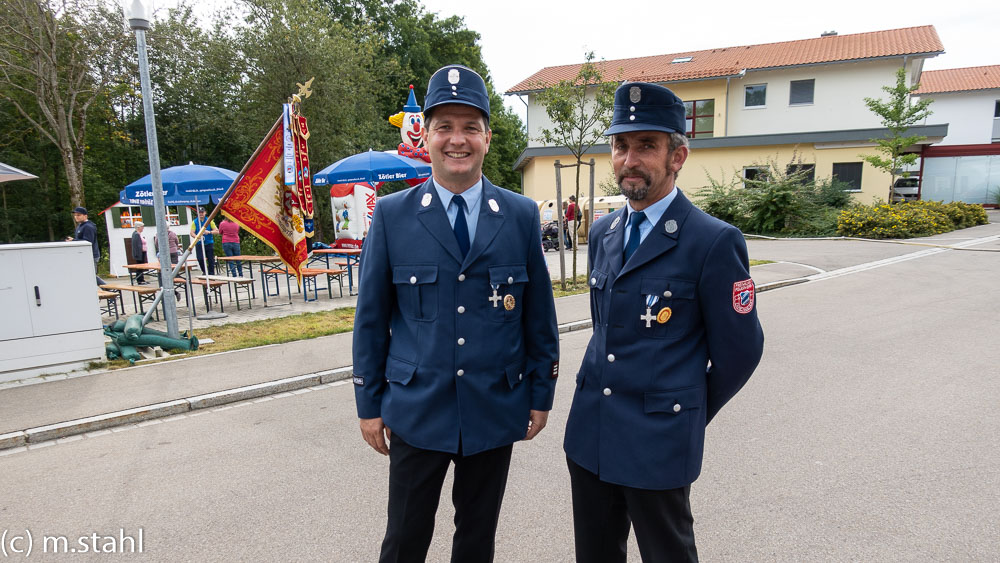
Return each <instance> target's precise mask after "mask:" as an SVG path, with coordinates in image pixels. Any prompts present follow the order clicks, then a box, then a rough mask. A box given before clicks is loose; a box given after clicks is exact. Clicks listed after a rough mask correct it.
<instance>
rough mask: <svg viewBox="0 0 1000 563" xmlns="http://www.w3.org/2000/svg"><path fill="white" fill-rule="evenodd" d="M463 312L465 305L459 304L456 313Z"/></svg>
mask: <svg viewBox="0 0 1000 563" xmlns="http://www.w3.org/2000/svg"><path fill="white" fill-rule="evenodd" d="M464 312H465V307H463V306H461V305H459V306H458V314H459V315H461V314H462V313H464Z"/></svg>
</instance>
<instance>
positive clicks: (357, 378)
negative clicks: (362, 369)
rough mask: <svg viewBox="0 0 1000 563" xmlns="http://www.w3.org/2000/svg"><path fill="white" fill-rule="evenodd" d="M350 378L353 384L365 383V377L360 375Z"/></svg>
mask: <svg viewBox="0 0 1000 563" xmlns="http://www.w3.org/2000/svg"><path fill="white" fill-rule="evenodd" d="M351 380H352V381H354V384H355V385H362V386H363V385H364V384H365V378H364V377H361V376H360V375H355V376H353V377H352V378H351Z"/></svg>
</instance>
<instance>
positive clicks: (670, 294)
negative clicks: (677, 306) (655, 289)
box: [663, 289, 674, 299]
mask: <svg viewBox="0 0 1000 563" xmlns="http://www.w3.org/2000/svg"><path fill="white" fill-rule="evenodd" d="M673 295H674V294H673V292H671V291H670V290H669V289H668V290H667V291H664V292H663V296H664V297H666V298H667V299H670V298H671V297H673Z"/></svg>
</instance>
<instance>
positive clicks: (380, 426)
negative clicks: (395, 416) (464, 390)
mask: <svg viewBox="0 0 1000 563" xmlns="http://www.w3.org/2000/svg"><path fill="white" fill-rule="evenodd" d="M532 412H534V411H532ZM542 426H545V423H544V422H542ZM383 431H384V435H383ZM361 437H362V438H364V439H365V441H366V442H368V445H369V446H371V447H373V448H375V451H376V452H378V453H380V454H382V455H389V446H388V442H389V438H391V437H392V430H389V428H388V427H387V426H386V425H385V423H383V422H382V417H381V416H380V417H378V418H362V419H361Z"/></svg>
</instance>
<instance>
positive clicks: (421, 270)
mask: <svg viewBox="0 0 1000 563" xmlns="http://www.w3.org/2000/svg"><path fill="white" fill-rule="evenodd" d="M437 279H438V267H437V265H436V264H414V265H410V266H394V267H393V268H392V283H394V284H401V285H403V284H409V285H422V284H425V283H434V282H436V281H437Z"/></svg>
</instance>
